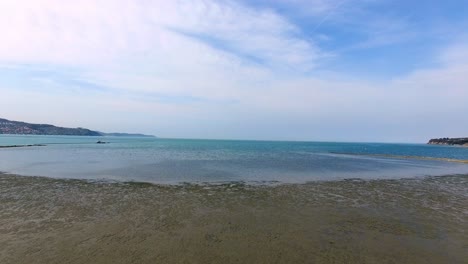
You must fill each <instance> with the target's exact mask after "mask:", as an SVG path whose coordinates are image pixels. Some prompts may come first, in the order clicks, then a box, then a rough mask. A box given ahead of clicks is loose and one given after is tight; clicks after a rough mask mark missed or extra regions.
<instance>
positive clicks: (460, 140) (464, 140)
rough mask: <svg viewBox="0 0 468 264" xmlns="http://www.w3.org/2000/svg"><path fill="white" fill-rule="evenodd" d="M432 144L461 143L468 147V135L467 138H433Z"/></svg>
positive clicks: (430, 142) (430, 141)
mask: <svg viewBox="0 0 468 264" xmlns="http://www.w3.org/2000/svg"><path fill="white" fill-rule="evenodd" d="M428 144H431V145H460V146H467V147H468V137H466V138H447V137H446V138H433V139H431V140H429V142H428Z"/></svg>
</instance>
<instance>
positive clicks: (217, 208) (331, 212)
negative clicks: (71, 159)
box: [0, 174, 468, 263]
mask: <svg viewBox="0 0 468 264" xmlns="http://www.w3.org/2000/svg"><path fill="white" fill-rule="evenodd" d="M467 190H468V175H452V176H441V177H428V178H416V179H400V180H388V179H387V180H385V179H381V180H342V181H323V182H322V181H317V182H310V183H305V184H285V185H274V186H264V185H263V186H254V185H242V184H239V185H232V184H231V185H228V184H225V185H220V186H204V185H178V186H174V185H155V184H147V183H143V184H142V183H128V182H127V183H123V182H121V183H115V184H114V183H109V182H89V181H86V180H76V179H66V180H63V179H55V178H47V177H29V176H17V175H9V174H0V201H1V202H0V234H2V236H0V253H1V254H0V262H1V263H28V262H29V263H110V262H112V263H130V262H132V261H133V262H138V263H307V262H312V263H463V261H464V260H465V259H466V257H468V256H467V253H466V250H465V249H466V248H465V246H464V245H466V244H467V243H468V237H467V235H466V233H467V231H468V230H467V228H466V219H467V218H466V217H467V214H468V213H467V212H468V208H467V207H468V197H467V196H466V192H467Z"/></svg>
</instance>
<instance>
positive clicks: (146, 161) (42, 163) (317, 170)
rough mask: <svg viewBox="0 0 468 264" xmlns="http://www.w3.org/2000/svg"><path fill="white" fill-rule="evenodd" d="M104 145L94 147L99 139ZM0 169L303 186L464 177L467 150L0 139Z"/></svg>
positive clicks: (335, 144)
mask: <svg viewBox="0 0 468 264" xmlns="http://www.w3.org/2000/svg"><path fill="white" fill-rule="evenodd" d="M99 140H100V141H104V142H106V144H97V141H99ZM32 144H40V145H44V146H32V147H20V148H3V149H0V171H2V172H6V173H11V174H18V175H26V176H47V177H56V178H74V179H87V180H111V181H113V180H115V181H135V182H150V183H158V184H181V183H200V184H204V183H208V184H217V183H226V182H244V183H250V184H274V183H305V182H309V181H329V180H342V179H395V178H411V177H424V176H441V175H453V174H467V173H468V164H467V161H468V148H464V147H453V146H439V145H426V144H388V143H341V142H299V141H297V142H296V141H247V140H202V139H162V138H138V137H85V136H27V135H2V136H0V146H11V145H32Z"/></svg>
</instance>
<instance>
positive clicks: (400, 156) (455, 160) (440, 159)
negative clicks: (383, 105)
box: [330, 152, 468, 164]
mask: <svg viewBox="0 0 468 264" xmlns="http://www.w3.org/2000/svg"><path fill="white" fill-rule="evenodd" d="M330 153H332V154H339V155H351V156H368V157H382V158H395V159H417V160H434V161H445V162H456V163H465V164H468V160H462V159H451V158H436V157H424V156H408V155H392V154H360V153H350V152H330Z"/></svg>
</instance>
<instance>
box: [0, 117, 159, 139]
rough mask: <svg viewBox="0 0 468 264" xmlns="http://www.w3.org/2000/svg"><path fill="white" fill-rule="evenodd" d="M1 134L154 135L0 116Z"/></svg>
mask: <svg viewBox="0 0 468 264" xmlns="http://www.w3.org/2000/svg"><path fill="white" fill-rule="evenodd" d="M0 134H20V135H63V136H117V137H124V136H126V137H153V136H149V135H143V134H127V133H103V132H99V131H93V130H90V129H87V128H81V127H78V128H67V127H57V126H54V125H49V124H31V123H26V122H20V121H12V120H7V119H3V118H0Z"/></svg>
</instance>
